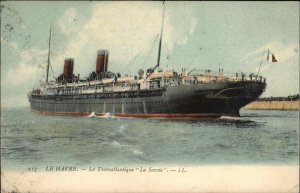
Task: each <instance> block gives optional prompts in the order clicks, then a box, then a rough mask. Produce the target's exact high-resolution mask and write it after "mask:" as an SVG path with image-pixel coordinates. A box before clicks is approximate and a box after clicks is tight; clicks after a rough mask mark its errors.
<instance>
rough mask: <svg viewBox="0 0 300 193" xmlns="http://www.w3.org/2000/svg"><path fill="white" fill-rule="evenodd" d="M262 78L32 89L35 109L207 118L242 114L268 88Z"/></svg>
mask: <svg viewBox="0 0 300 193" xmlns="http://www.w3.org/2000/svg"><path fill="white" fill-rule="evenodd" d="M265 86H266V84H265V83H262V82H254V81H244V82H216V83H204V84H194V85H189V86H184V85H182V86H173V87H166V88H159V89H149V90H135V91H126V92H104V93H90V94H70V95H47V96H44V95H35V94H32V93H29V95H28V96H29V101H30V105H31V110H32V111H33V112H36V113H42V114H50V115H73V116H86V115H89V114H91V113H95V114H96V115H98V116H101V115H104V114H107V113H110V114H112V115H114V116H118V117H139V118H147V117H149V118H151V117H153V118H174V119H176V118H190V119H194V118H195V119H197V118H205V117H210V118H211V117H216V118H217V117H220V116H239V109H240V108H241V107H243V106H245V105H246V104H248V103H250V102H252V101H254V100H256V99H257V98H258V97H259V96H260V95H261V93H262V92H263V91H264V89H265Z"/></svg>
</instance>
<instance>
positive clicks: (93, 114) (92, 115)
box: [87, 112, 96, 117]
mask: <svg viewBox="0 0 300 193" xmlns="http://www.w3.org/2000/svg"><path fill="white" fill-rule="evenodd" d="M87 117H96V114H95V112H92V113H91V114H89V115H88V116H87Z"/></svg>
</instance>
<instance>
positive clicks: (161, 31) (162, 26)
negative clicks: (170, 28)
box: [144, 1, 165, 81]
mask: <svg viewBox="0 0 300 193" xmlns="http://www.w3.org/2000/svg"><path fill="white" fill-rule="evenodd" d="M163 5H164V9H163V17H162V23H161V30H160V39H159V46H158V57H157V64H156V66H155V67H154V68H153V70H152V72H154V70H155V69H156V68H157V67H159V65H160V55H161V43H162V35H163V29H164V19H165V1H163ZM152 72H150V73H149V74H148V75H147V77H146V78H145V80H146V79H147V78H148V77H149V76H150V74H151V73H152ZM145 80H144V81H145Z"/></svg>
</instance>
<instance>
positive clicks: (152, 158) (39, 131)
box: [1, 107, 299, 170]
mask: <svg viewBox="0 0 300 193" xmlns="http://www.w3.org/2000/svg"><path fill="white" fill-rule="evenodd" d="M298 141H299V112H298V111H262V110H260V111H258V110H241V117H239V118H233V117H226V116H224V117H221V118H219V119H210V120H197V121H178V120H177V121H174V120H164V119H138V118H118V117H114V116H113V115H111V114H107V115H105V116H103V117H97V116H94V115H93V114H92V112H91V116H87V117H71V116H45V115H39V114H34V113H32V112H30V109H29V107H23V108H2V109H1V161H2V162H1V163H2V166H1V167H2V169H4V170H25V169H26V168H28V167H39V168H40V167H47V166H53V165H54V166H65V165H67V166H76V167H88V166H95V167H97V166H108V167H112V166H117V167H123V166H141V165H146V166H151V165H170V166H171V165H183V166H199V165H224V164H225V165H233V164H235V165H236V164H238V165H245V164H247V165H249V164H250V165H252V164H254V165H255V164H259V165H270V164H271V165H273V164H275V165H278V164H280V165H295V164H298V161H299V158H298V156H299V143H298Z"/></svg>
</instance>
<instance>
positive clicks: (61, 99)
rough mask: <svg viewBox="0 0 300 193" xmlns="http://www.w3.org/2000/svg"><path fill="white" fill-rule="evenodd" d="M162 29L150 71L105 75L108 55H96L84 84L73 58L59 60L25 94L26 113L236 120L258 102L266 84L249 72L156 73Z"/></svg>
mask: <svg viewBox="0 0 300 193" xmlns="http://www.w3.org/2000/svg"><path fill="white" fill-rule="evenodd" d="M164 12H165V5H164V8H163V16H162V26H161V33H160V40H159V46H158V57H157V64H156V66H155V67H154V68H149V69H147V70H146V72H144V70H143V69H139V70H137V75H136V76H128V75H125V76H124V77H123V76H121V74H120V73H113V72H111V71H108V57H109V51H108V50H98V52H97V59H96V69H95V71H93V72H92V73H90V74H89V76H88V77H87V78H85V79H81V78H80V75H79V74H78V75H75V74H73V69H74V59H73V58H67V59H65V61H64V68H63V73H62V74H60V75H59V76H58V77H57V78H55V80H51V81H49V80H48V75H49V65H50V42H51V29H50V38H49V53H48V66H47V75H46V80H45V82H40V85H39V87H38V88H35V89H33V90H32V91H31V92H29V93H28V98H29V102H30V107H31V111H32V112H37V113H42V114H47V115H74V116H86V115H90V114H91V113H93V114H94V115H97V116H103V115H105V114H107V113H109V114H111V115H114V116H118V117H138V118H148V117H150V118H151V117H152V118H172V119H199V118H206V117H209V118H218V117H221V116H240V115H239V109H240V108H241V107H243V106H245V105H246V104H248V103H250V102H252V101H254V100H256V99H258V97H259V96H260V95H261V94H262V93H263V91H264V90H265V88H266V79H265V78H263V77H261V76H258V73H257V75H255V74H253V73H251V74H250V75H249V76H246V74H243V73H236V75H235V76H224V74H223V69H219V72H218V73H217V74H212V71H211V70H204V71H202V72H200V71H197V70H192V71H190V72H187V70H186V69H185V68H182V70H181V71H180V72H176V71H174V70H165V71H164V70H162V69H160V68H159V67H160V57H161V47H162V34H163V24H164Z"/></svg>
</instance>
